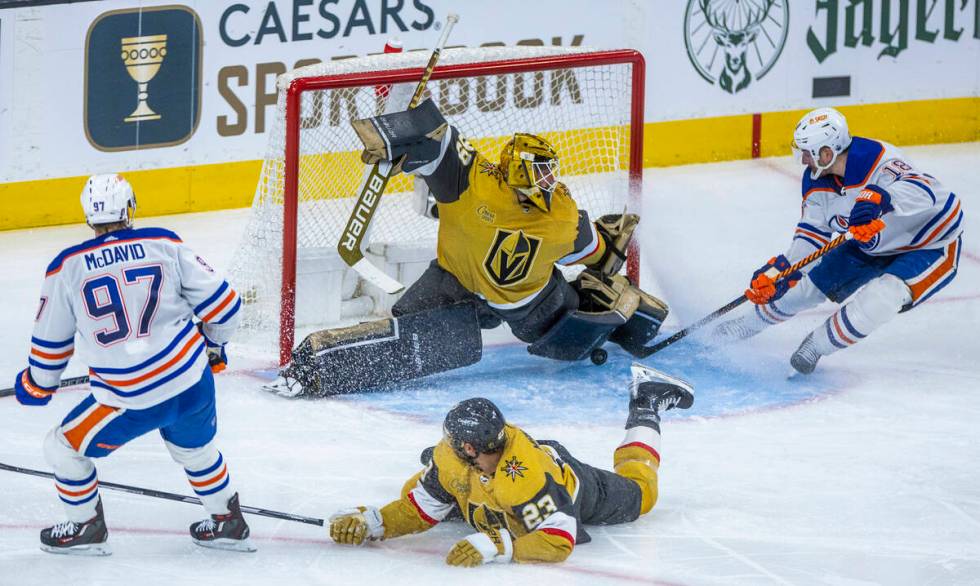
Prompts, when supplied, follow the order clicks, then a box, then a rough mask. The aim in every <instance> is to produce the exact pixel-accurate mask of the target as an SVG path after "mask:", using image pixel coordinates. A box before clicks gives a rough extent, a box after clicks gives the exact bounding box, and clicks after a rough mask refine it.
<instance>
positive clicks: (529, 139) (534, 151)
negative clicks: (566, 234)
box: [500, 133, 558, 212]
mask: <svg viewBox="0 0 980 586" xmlns="http://www.w3.org/2000/svg"><path fill="white" fill-rule="evenodd" d="M500 170H501V171H502V172H503V174H504V180H505V181H506V182H507V185H509V186H511V187H512V188H514V189H516V190H517V191H519V192H520V193H522V194H524V196H526V197H527V198H528V199H530V200H531V202H532V203H533V204H534V205H536V206H537V207H539V208H541V210H542V211H544V212H550V211H551V194H552V193H553V192H554V190H555V186H556V185H557V184H558V153H557V152H556V151H555V148H554V147H553V146H551V143H549V142H548V141H546V140H545V139H543V138H541V137H540V136H537V135H535V134H522V133H517V134H515V135H514V138H512V139H510V141H508V142H507V144H505V145H504V148H503V150H502V151H501V152H500Z"/></svg>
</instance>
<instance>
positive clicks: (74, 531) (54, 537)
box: [41, 499, 112, 556]
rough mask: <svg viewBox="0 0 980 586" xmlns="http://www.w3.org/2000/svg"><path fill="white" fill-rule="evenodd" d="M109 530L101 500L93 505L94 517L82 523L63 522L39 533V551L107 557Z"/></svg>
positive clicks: (108, 551) (109, 550)
mask: <svg viewBox="0 0 980 586" xmlns="http://www.w3.org/2000/svg"><path fill="white" fill-rule="evenodd" d="M108 539H109V530H108V529H106V526H105V516H104V515H103V514H102V499H99V503H98V504H97V505H95V516H94V517H92V518H91V519H89V520H88V521H85V522H84V523H75V522H74V521H65V522H64V523H58V524H57V525H55V526H53V527H48V528H47V529H43V530H42V531H41V549H42V550H44V551H46V552H49V553H61V554H69V555H92V556H95V555H109V554H111V553H112V550H111V549H110V548H109V544H108Z"/></svg>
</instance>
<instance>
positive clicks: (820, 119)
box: [792, 108, 851, 179]
mask: <svg viewBox="0 0 980 586" xmlns="http://www.w3.org/2000/svg"><path fill="white" fill-rule="evenodd" d="M849 146H851V134H850V132H849V131H848V129H847V119H846V118H844V115H843V114H841V113H840V112H838V111H837V110H834V109H833V108H817V109H816V110H813V111H811V112H807V113H806V115H804V116H803V118H802V119H801V120H800V122H799V123H798V124H797V125H796V129H795V130H794V131H793V144H792V148H793V157H794V159H796V161H797V162H798V163H799V164H801V165H806V164H807V163H806V162H805V161H804V160H803V154H804V153H806V154H808V155H810V158H811V159H812V161H813V165H812V166H811V167H810V178H811V179H818V178H820V175H821V174H822V173H823V172H824V171H826V170H827V169H829V168H830V166H831V165H833V164H834V161H836V160H837V155H839V154H841V153H842V152H844V151H845V150H847V147H849ZM823 147H827V148H829V149H830V150H831V151H832V152H833V156H832V157H831V158H830V162H829V163H827V164H826V165H821V164H820V150H821V149H823Z"/></svg>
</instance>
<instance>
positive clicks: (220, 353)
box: [197, 322, 228, 374]
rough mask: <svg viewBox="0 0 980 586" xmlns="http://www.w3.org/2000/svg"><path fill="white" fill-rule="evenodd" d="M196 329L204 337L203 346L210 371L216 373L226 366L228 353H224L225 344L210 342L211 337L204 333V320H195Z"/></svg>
mask: <svg viewBox="0 0 980 586" xmlns="http://www.w3.org/2000/svg"><path fill="white" fill-rule="evenodd" d="M197 329H198V331H200V332H201V336H202V337H203V338H204V347H205V350H206V351H207V353H208V364H209V365H210V366H211V372H212V373H214V374H218V373H219V372H221V371H223V370H224V369H226V368H228V355H227V354H225V345H224V344H218V343H216V342H212V341H211V338H208V335H207V334H205V333H204V322H197Z"/></svg>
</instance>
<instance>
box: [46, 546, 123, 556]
mask: <svg viewBox="0 0 980 586" xmlns="http://www.w3.org/2000/svg"><path fill="white" fill-rule="evenodd" d="M41 551H46V552H48V553H54V554H58V555H84V556H90V557H96V556H107V555H112V548H111V547H109V544H108V543H89V544H87V545H76V546H74V547H54V546H51V545H45V544H43V543H42V544H41Z"/></svg>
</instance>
